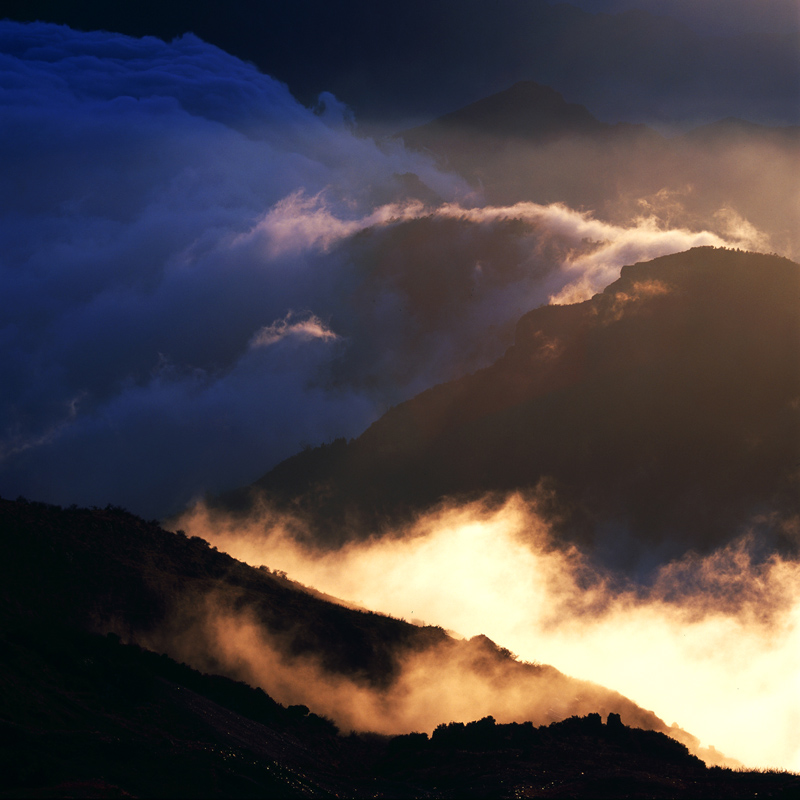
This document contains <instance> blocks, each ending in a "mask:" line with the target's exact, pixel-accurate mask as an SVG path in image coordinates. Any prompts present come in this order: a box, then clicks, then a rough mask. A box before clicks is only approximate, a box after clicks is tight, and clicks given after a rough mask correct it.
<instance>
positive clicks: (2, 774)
mask: <svg viewBox="0 0 800 800" xmlns="http://www.w3.org/2000/svg"><path fill="white" fill-rule="evenodd" d="M0 532H2V542H3V550H4V559H3V560H2V562H0V563H1V564H2V566H0V572H1V573H2V574H1V575H0V577H2V590H1V591H0V612H1V613H0V653H2V659H0V687H2V691H0V741H1V742H2V748H1V749H0V797H131V796H132V797H199V796H202V797H265V796H269V797H367V796H369V797H536V796H547V797H612V796H613V797H699V796H702V797H752V796H754V795H755V793H758V795H759V796H775V797H790V796H793V795H792V792H795V793H796V791H797V788H798V778H797V776H795V775H791V774H787V773H771V774H764V773H757V772H754V773H745V772H733V771H731V770H725V769H720V768H713V769H707V768H706V767H704V766H703V764H702V763H701V762H700V761H699V760H698V759H697V758H695V757H694V756H692V755H690V754H689V752H688V751H687V749H686V747H685V746H684V745H682V744H680V743H679V742H676V741H674V739H671V738H669V737H667V736H665V735H664V734H663V733H658V732H656V731H652V730H640V729H638V728H635V727H627V726H625V725H623V724H622V722H621V721H620V719H619V717H618V716H616V715H615V714H613V713H611V714H610V715H609V716H608V723H607V724H603V721H602V719H601V717H600V716H599V715H598V714H589V715H587V716H585V717H583V718H579V717H576V716H572V717H568V718H567V719H564V720H562V721H560V722H554V723H552V724H550V725H549V726H540V727H538V728H537V727H536V726H534V725H532V724H531V723H529V722H528V723H523V724H517V723H510V724H498V723H496V722H495V720H494V719H493V718H491V717H487V718H484V719H482V720H480V721H477V722H471V723H468V724H466V725H465V724H462V723H452V724H443V725H440V726H439V727H438V728H436V730H435V731H434V732H433V734H432V736H430V737H428V736H427V735H426V734H409V735H406V736H399V737H388V736H376V735H367V734H360V735H348V736H344V735H341V734H340V733H338V732H337V730H336V727H335V726H334V725H333V724H332V723H331V722H330V721H328V720H326V719H324V718H321V717H319V716H317V715H315V714H313V713H311V712H309V710H308V708H306V707H305V706H301V705H295V706H290V707H288V708H287V707H285V706H282V705H280V704H279V703H277V702H275V700H273V699H272V698H270V697H269V696H268V695H266V694H265V693H264V692H263V691H261V690H258V689H252V688H250V687H249V686H247V685H246V684H244V683H242V682H237V681H234V680H231V679H230V678H227V677H220V676H214V675H208V674H202V673H200V672H198V671H196V670H194V669H192V668H190V667H188V666H186V665H185V664H179V663H177V662H176V661H174V660H172V659H171V658H169V657H168V656H166V655H157V654H155V653H153V652H148V651H147V650H143V649H141V648H140V647H138V646H136V645H125V644H123V643H122V642H121V641H120V639H119V637H118V636H116V635H115V634H112V633H109V634H108V635H102V633H101V632H102V631H103V629H104V628H105V627H107V625H108V624H109V623H108V622H107V621H106V620H108V619H109V618H110V617H111V616H113V617H114V619H115V620H116V624H117V626H119V625H121V624H123V625H125V626H127V627H128V628H129V629H130V630H131V631H136V630H145V629H148V628H153V627H154V626H155V625H157V623H158V619H159V616H160V615H162V614H163V613H164V609H165V607H166V606H168V605H169V603H170V602H172V599H173V598H174V596H175V595H177V594H182V593H186V592H189V591H191V588H192V586H193V585H196V584H197V582H198V581H200V582H214V583H216V584H217V585H218V586H221V585H222V584H225V583H229V584H230V585H237V586H238V587H239V588H240V589H242V590H247V592H248V593H250V592H251V593H253V594H255V595H259V594H260V595H261V601H262V603H266V602H267V601H266V600H265V598H267V597H268V598H269V602H272V603H276V604H277V605H278V607H277V608H276V609H275V611H276V613H278V612H280V613H281V615H283V616H292V615H296V616H297V617H298V618H299V619H304V621H305V622H304V624H309V619H310V618H313V617H317V616H320V615H321V614H322V611H321V609H322V608H323V607H325V606H326V605H327V604H325V603H324V602H323V601H320V600H318V599H316V598H313V597H309V596H308V595H304V594H303V593H302V592H300V591H298V590H297V589H296V588H291V587H289V586H287V585H285V582H282V581H280V580H279V579H278V578H277V577H276V576H274V575H269V574H266V573H264V572H263V571H260V570H255V569H251V568H248V567H245V566H244V565H242V564H239V563H238V562H235V561H233V560H232V559H230V558H228V557H227V556H225V555H224V554H221V553H216V552H214V551H213V550H211V549H209V548H208V547H207V546H205V545H204V544H203V543H202V542H200V541H198V540H193V541H192V540H186V539H184V538H182V537H181V536H179V535H174V534H169V533H167V532H165V531H162V530H160V529H159V528H158V527H157V526H156V525H155V524H152V523H145V522H143V521H142V520H139V519H137V518H135V517H133V516H131V515H129V514H126V513H125V512H122V511H120V510H114V509H109V510H105V511H102V510H98V509H95V510H91V511H89V510H79V509H67V510H62V509H58V508H55V507H53V506H45V505H43V504H38V503H28V502H9V501H0ZM248 581H249V583H248ZM355 620H358V621H360V623H361V625H362V628H363V629H364V630H369V631H370V637H368V638H369V639H370V644H371V646H372V647H373V648H374V649H375V650H380V649H381V647H387V646H388V645H387V642H391V643H392V646H393V647H398V646H403V645H402V644H401V643H402V642H404V641H405V643H406V644H405V646H417V647H424V646H426V643H427V641H428V639H430V638H431V637H433V638H441V637H443V634H442V633H441V632H440V631H436V630H432V629H427V630H426V629H414V628H412V626H407V625H404V624H403V623H401V622H399V621H397V620H391V619H388V618H385V617H379V616H377V615H365V614H358V612H351V611H349V610H347V609H337V608H332V609H329V615H328V617H327V618H326V619H325V620H324V621H325V635H326V636H327V637H328V638H329V639H331V640H336V639H338V638H343V639H345V640H346V642H348V645H347V647H346V648H345V649H348V648H349V647H350V645H351V644H352V637H353V633H352V628H354V627H356V622H355ZM88 628H94V629H95V632H89V631H88V630H87V629H88ZM348 629H351V632H350V633H349V634H348V633H347V631H348ZM381 629H382V630H383V631H384V633H383V634H379V633H378V631H379V630H381ZM386 631H390V632H389V633H387V632H386ZM413 631H416V633H414V632H413ZM415 637H422V640H423V643H422V644H419V643H416V644H415V645H409V644H408V643H409V641H410V640H412V639H414V638H415ZM381 639H382V642H381V641H380V640H381ZM464 646H466V647H469V646H472V647H480V648H483V651H484V656H486V654H487V653H490V652H491V648H490V647H488V645H487V644H486V642H476V643H474V644H470V643H465V645H464ZM494 650H495V651H497V648H494ZM498 657H505V658H508V657H507V656H502V654H501V655H500V656H498ZM522 666H523V665H520V667H522ZM486 667H487V660H486V658H484V663H483V668H484V669H486ZM565 680H566V679H565ZM567 688H568V690H569V691H572V692H574V691H576V690H580V686H579V684H578V682H570V685H569V686H568V687H567ZM626 702H627V701H626ZM621 710H622V712H623V719H624V718H625V716H626V714H627V715H628V716H629V717H630V712H631V711H632V710H635V707H634V706H633V705H632V704H630V703H628V704H627V705H625V703H623V704H622V706H621ZM639 713H640V715H642V716H641V719H642V720H645V721H646V720H647V719H653V717H652V715H649V716H648V714H647V712H643V711H641V710H639ZM604 716H606V715H605V714H604Z"/></svg>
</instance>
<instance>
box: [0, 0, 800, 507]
mask: <svg viewBox="0 0 800 800" xmlns="http://www.w3.org/2000/svg"><path fill="white" fill-rule="evenodd" d="M774 7H775V8H776V9H780V8H781V6H780V5H779V4H776V5H775V6H774ZM0 8H1V9H2V10H0V14H3V13H5V14H8V15H10V16H13V17H15V18H27V17H31V16H37V17H42V18H43V19H48V20H51V21H54V22H60V23H63V22H70V23H72V25H73V26H74V28H73V29H71V28H67V27H59V26H56V25H52V24H46V23H41V24H35V25H22V24H19V23H16V22H0V114H2V123H3V124H2V125H0V374H2V380H1V381H0V493H1V494H2V495H4V496H12V497H15V496H16V495H17V494H20V493H21V494H25V495H27V496H29V497H31V498H34V499H42V500H48V501H52V502H59V503H65V504H69V503H71V502H76V503H80V504H98V505H105V504H106V503H109V502H111V503H117V504H121V505H125V506H127V507H129V508H130V509H131V510H133V511H136V512H139V513H142V514H145V515H148V516H150V515H155V514H164V513H168V512H171V511H175V510H177V509H178V508H180V507H181V505H182V504H183V503H185V502H187V501H189V500H190V499H191V498H192V497H193V496H195V495H197V494H198V493H200V492H203V491H207V490H212V491H218V490H222V489H225V488H231V487H234V486H237V485H242V484H245V483H248V482H250V481H252V480H254V479H255V478H256V477H258V476H259V475H260V474H262V473H263V472H265V471H266V470H267V469H269V468H270V467H272V466H273V465H274V464H275V463H276V462H277V461H279V460H280V459H283V458H286V457H288V456H290V455H292V454H293V453H295V452H296V451H297V450H298V449H299V448H300V447H302V446H303V445H304V444H316V443H319V442H321V441H325V440H328V439H330V438H333V437H335V436H355V435H357V434H358V433H359V432H360V431H362V430H363V429H364V428H365V427H366V426H367V425H368V424H369V423H370V422H371V421H372V420H374V419H375V418H376V417H377V416H378V415H379V414H381V413H382V412H383V411H384V410H385V409H386V408H387V407H389V406H390V405H392V404H396V403H397V402H399V401H401V400H402V399H404V398H406V397H409V396H411V395H413V394H414V393H416V392H419V391H421V390H422V389H424V388H426V387H428V386H431V385H433V384H435V383H438V382H441V381H443V380H446V379H449V378H452V377H454V376H455V375H457V374H459V373H460V372H463V371H470V370H474V369H477V368H478V367H480V366H484V365H486V364H487V363H490V362H491V361H492V360H493V359H494V358H497V357H498V356H499V355H500V354H502V352H503V351H504V349H505V348H506V347H507V346H508V345H509V344H510V342H511V340H512V338H513V326H514V323H515V322H516V320H517V319H518V318H519V316H521V314H522V313H524V312H525V311H526V310H528V309H530V308H532V307H535V306H536V305H538V304H541V303H544V302H547V301H548V298H549V297H550V296H551V295H553V294H557V293H558V292H560V291H562V290H563V289H564V287H565V286H568V285H571V284H572V283H573V282H575V281H580V280H583V279H585V282H586V285H587V286H589V287H594V288H602V285H604V283H607V282H609V281H610V280H613V278H614V277H616V274H615V270H616V271H617V272H618V270H619V267H620V266H621V265H622V264H624V263H630V262H632V261H635V260H645V259H647V258H649V257H653V256H656V255H662V254H664V253H667V252H674V251H676V250H682V249H687V248H688V247H691V246H692V245H695V244H720V243H723V240H721V239H720V238H719V236H721V235H723V233H720V231H717V233H716V234H714V233H711V232H709V230H708V229H707V226H706V223H705V222H704V221H698V222H697V223H696V224H695V225H694V227H691V228H681V229H670V228H669V225H668V224H667V223H664V225H663V226H662V228H659V227H658V226H657V225H651V224H650V223H642V222H641V221H637V220H636V219H634V218H631V219H630V221H629V222H627V223H624V224H622V223H620V222H619V221H617V222H616V223H615V224H611V223H610V222H608V221H603V220H599V219H593V218H592V217H591V215H590V214H589V213H588V211H587V210H585V209H584V210H577V209H569V208H566V207H563V206H556V205H553V206H547V207H538V206H535V205H531V206H529V207H524V208H520V209H516V210H514V211H511V212H510V211H507V210H503V209H492V208H489V207H486V204H485V202H484V201H483V200H482V198H481V196H480V192H476V191H474V189H473V188H471V187H469V186H467V184H466V183H465V182H464V181H463V180H462V179H461V178H459V177H458V176H456V175H453V174H449V173H447V171H446V169H444V168H442V167H441V166H439V167H437V166H436V165H434V163H433V162H432V160H431V159H430V158H428V157H426V156H422V155H419V154H414V153H410V152H407V151H405V150H404V149H403V147H402V145H401V144H399V143H394V144H384V145H382V146H381V147H379V146H377V145H376V144H375V142H373V141H372V140H370V139H367V138H363V137H359V136H355V135H354V134H353V129H352V127H351V126H350V124H349V123H348V119H350V118H351V117H352V114H353V113H354V114H355V119H356V121H357V122H359V123H364V122H365V121H366V123H375V122H376V121H377V122H380V123H381V124H383V125H386V126H390V127H391V126H397V125H400V124H401V123H406V122H408V121H409V120H412V119H422V118H426V117H430V116H432V115H434V114H436V113H440V112H442V111H446V110H450V109H451V108H456V107H458V106H459V105H460V104H463V103H465V102H468V101H470V100H473V99H477V98H478V97H480V96H483V95H485V94H488V93H490V92H492V91H495V90H499V89H502V88H505V87H506V86H508V85H509V84H511V83H513V82H514V81H516V80H518V79H520V78H533V79H536V80H539V81H541V82H542V83H546V84H552V85H554V86H556V88H558V89H560V90H561V91H562V92H563V93H564V94H565V96H567V98H568V99H569V100H571V101H573V102H585V103H586V104H587V105H588V106H589V108H590V110H591V111H592V112H593V113H595V114H597V115H598V116H604V117H606V118H609V119H612V120H615V119H647V120H651V121H652V120H656V121H658V120H662V121H663V120H666V121H668V122H669V121H672V122H677V123H687V124H688V123H690V122H692V121H698V120H706V119H713V118H716V117H720V116H726V115H730V114H736V115H739V116H743V117H747V118H750V119H753V120H756V121H758V120H760V121H780V122H789V121H793V120H796V118H797V113H798V105H797V103H796V100H797V74H796V66H797V64H796V56H797V41H796V38H794V35H793V33H792V32H791V31H789V32H787V31H785V30H783V29H781V30H779V31H778V33H777V34H776V33H774V32H770V31H768V32H767V33H759V32H756V33H753V34H752V35H751V34H750V33H747V35H746V36H745V37H744V39H742V40H741V41H740V42H739V44H738V45H737V46H736V49H735V50H732V49H731V44H730V41H729V40H722V39H718V38H713V37H708V36H706V35H705V33H698V32H697V31H695V30H693V29H692V28H690V27H688V26H687V25H684V24H683V23H680V22H677V21H676V22H672V21H664V20H663V19H657V18H655V17H653V16H651V15H648V14H638V15H637V14H634V15H630V14H628V15H625V14H622V15H617V16H614V15H611V16H609V15H605V16H603V15H593V14H589V13H587V12H586V11H584V10H581V9H577V8H575V7H574V6H566V5H557V6H556V5H553V6H551V5H549V4H547V3H544V2H540V1H539V0H530V2H527V3H521V2H512V1H511V0H504V1H503V2H494V3H491V4H489V3H478V2H475V0H458V2H456V0H444V1H443V2H437V3H430V2H426V3H422V2H411V3H406V4H403V5H402V6H401V5H399V4H387V5H378V4H375V3H374V2H366V0H363V1H362V0H353V1H352V2H347V3H330V2H324V3H323V2H318V1H317V0H304V1H303V2H296V3H292V4H288V3H287V4H283V3H282V4H275V3H273V4H270V3H262V2H258V3H256V2H244V0H230V1H229V2H225V3H222V2H218V0H205V1H199V2H193V3H188V2H187V3H166V4H165V3H154V2H137V3H128V2H119V3H82V2H71V3H69V4H63V3H43V2H38V0H26V2H24V3H8V2H7V3H4V4H3V5H2V7H0ZM775 13H776V14H777V13H778V11H776V12H775ZM776 18H777V17H776ZM186 20H189V22H187V21H186ZM75 28H80V29H82V31H83V32H81V31H79V30H76V29H75ZM98 28H103V29H106V31H107V32H98V31H97V30H96V29H98ZM187 29H193V30H195V32H196V33H197V36H194V35H188V36H184V37H183V38H179V39H177V40H175V41H174V42H173V41H172V39H173V37H174V36H175V35H177V34H180V33H182V32H184V31H185V30H187ZM114 30H117V31H120V32H117V33H115V32H113V31H114ZM698 30H699V29H698ZM109 31H110V32H109ZM126 33H127V34H135V35H143V34H146V33H151V34H159V35H161V37H162V39H160V40H159V39H155V38H144V39H133V38H130V37H129V36H126V35H124V34H126ZM204 39H206V40H207V41H204ZM215 45H217V46H215ZM225 48H227V51H226V49H225ZM228 51H230V52H228ZM242 59H245V60H242ZM247 59H249V60H250V61H252V62H254V63H255V64H257V65H259V66H260V67H261V69H262V71H259V70H258V69H257V68H256V67H255V66H254V65H253V64H252V63H248V62H247ZM269 73H272V74H274V75H275V76H277V78H278V79H279V80H275V79H273V77H270V74H269ZM281 81H283V82H285V83H281ZM285 84H288V88H287V85H285ZM323 91H328V92H333V94H326V95H323V98H322V100H323V103H322V106H324V111H323V110H322V108H321V107H320V108H318V109H317V112H322V113H315V112H313V111H312V110H310V108H309V107H308V106H307V105H304V103H306V104H310V103H313V102H316V96H317V94H318V93H319V92H323ZM292 93H294V95H295V96H293V94H292ZM334 95H335V96H334ZM337 97H338V100H337ZM298 98H299V102H298ZM339 101H344V102H345V103H347V104H349V105H350V107H351V109H350V111H348V109H347V108H345V107H344V106H343V105H342V103H341V102H339ZM753 168H754V169H755V168H757V164H754V167H753ZM665 197H666V196H665ZM661 199H662V200H664V199H665V198H664V197H662V198H661ZM667 199H669V198H667ZM648 202H650V201H648ZM670 202H672V200H670ZM423 203H425V204H427V206H426V207H425V208H423V205H422V204H423ZM446 203H451V204H459V205H458V206H457V207H454V206H452V205H450V206H448V205H446ZM650 207H652V203H650V205H649V206H648V208H650ZM460 209H469V210H470V211H469V213H466V211H464V212H463V213H462V211H461V210H460ZM735 212H736V210H735V209H733V210H731V209H728V210H726V211H725V213H726V214H727V215H728V216H727V217H726V219H728V220H733V221H734V222H735V223H736V225H733V227H731V232H730V235H728V234H724V235H725V236H728V238H727V239H726V240H725V241H729V242H744V241H745V240H746V241H749V242H751V243H752V242H758V241H760V240H759V239H758V236H757V234H758V232H757V231H756V232H753V231H752V230H750V229H748V228H747V226H746V225H745V224H744V222H746V221H744V222H743V221H741V220H740V219H739V217H737V216H736V213H735ZM732 224H733V223H732ZM648 225H649V227H648ZM737 226H738V227H737ZM734 228H736V229H737V230H734ZM737 231H738V232H737ZM742 237H744V238H742ZM748 237H749V238H748Z"/></svg>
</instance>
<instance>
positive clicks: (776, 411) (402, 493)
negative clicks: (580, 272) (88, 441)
mask: <svg viewBox="0 0 800 800" xmlns="http://www.w3.org/2000/svg"><path fill="white" fill-rule="evenodd" d="M798 466H800V267H798V265H797V264H795V263H793V262H791V261H789V260H787V259H785V258H780V257H777V256H768V255H760V254H754V253H745V252H738V251H730V250H722V249H714V248H697V249H694V250H691V251H688V252H685V253H679V254H676V255H671V256H665V257H663V258H659V259H656V260H654V261H651V262H648V263H640V264H635V265H632V266H628V267H624V268H623V270H622V273H621V276H620V278H619V280H617V281H615V282H614V283H613V284H611V285H610V286H609V287H607V288H606V289H605V291H603V292H602V293H600V294H597V295H595V296H594V297H593V298H592V299H590V300H588V301H586V302H583V303H578V304H574V305H566V306H544V307H541V308H537V309H535V310H533V311H531V312H530V313H528V314H526V315H525V316H524V317H522V319H521V320H520V321H519V323H518V325H517V330H516V341H515V344H514V346H513V347H511V348H510V349H509V350H508V351H507V353H506V354H505V356H504V357H503V358H501V359H499V360H498V361H497V362H495V363H494V364H493V365H492V366H490V367H488V368H486V369H483V370H479V371H477V372H475V373H474V374H470V375H466V376H464V377H463V378H460V379H458V380H455V381H452V382H449V383H445V384H442V385H439V386H436V387H434V388H432V389H430V390H428V391H425V392H423V393H421V394H420V395H418V396H417V397H415V398H413V399H411V400H409V401H408V402H405V403H402V404H400V405H398V406H396V407H395V408H393V409H391V410H390V411H389V412H388V413H387V414H386V415H384V416H383V417H382V418H381V419H380V420H378V421H377V422H376V423H374V424H373V425H372V426H371V427H370V428H369V429H367V430H366V431H365V432H364V433H363V434H362V435H361V436H360V437H358V438H357V439H355V440H352V441H350V442H345V441H343V440H340V441H338V442H334V443H332V444H330V445H326V446H322V447H319V448H316V449H312V450H307V451H305V452H303V453H300V454H298V455H297V456H295V457H293V458H291V459H288V460H287V461H285V462H283V463H282V464H279V465H278V466H277V467H275V468H274V469H273V470H272V471H270V472H269V473H267V474H266V475H265V476H264V477H263V478H261V479H260V480H258V481H256V482H255V483H254V484H253V485H252V486H250V487H248V488H246V489H242V490H239V491H238V492H233V493H229V494H227V495H223V496H222V497H220V498H217V499H216V500H215V501H212V506H215V507H216V508H221V509H225V510H229V511H230V510H234V511H238V512H240V513H247V512H248V511H249V510H251V509H252V508H253V507H254V505H255V504H256V503H258V502H261V501H264V500H266V501H267V502H268V503H270V504H272V505H273V507H277V508H279V509H284V510H286V511H290V512H291V513H292V514H294V515H296V516H299V517H300V518H302V519H304V520H305V521H306V523H307V524H308V525H309V526H310V528H311V530H312V532H313V534H314V535H315V536H316V538H317V540H318V541H319V542H321V543H323V544H324V543H327V544H329V545H334V546H335V545H339V544H340V543H341V542H343V541H346V540H348V539H353V538H359V537H366V536H368V535H373V534H375V533H376V532H380V531H382V530H387V529H388V528H390V527H392V526H396V525H399V524H402V523H404V522H407V521H409V520H411V519H412V518H413V517H414V515H416V514H418V513H419V512H420V511H422V510H423V509H426V508H430V507H432V506H434V505H436V504H438V503H440V502H442V501H443V500H445V499H448V500H455V501H466V500H470V499H475V498H478V497H481V496H484V495H487V494H489V495H491V494H495V495H498V496H503V495H505V494H506V493H509V492H519V491H521V492H534V491H536V492H538V497H539V500H540V503H539V510H540V511H541V512H542V513H543V514H544V515H545V517H546V518H547V519H548V520H549V522H550V524H551V526H552V528H553V530H554V532H555V534H556V537H557V538H558V539H559V540H561V541H569V542H576V543H579V544H580V545H582V546H584V547H587V548H589V549H590V550H592V549H593V550H594V552H595V554H596V555H597V554H601V555H602V554H605V556H604V557H608V558H610V559H611V561H612V563H614V565H615V566H626V563H625V561H624V559H626V558H627V559H628V565H629V564H630V563H633V561H634V560H635V559H637V558H639V557H640V556H641V554H642V552H643V551H647V550H653V549H656V548H658V549H660V551H661V552H662V553H663V554H664V555H665V556H676V555H678V554H680V553H682V552H685V551H686V550H688V549H695V550H697V551H700V552H708V551H710V550H711V549H713V548H715V547H717V546H719V545H721V544H724V543H726V542H728V541H730V540H731V539H732V538H734V537H735V536H737V535H740V534H741V533H742V532H744V531H746V530H750V529H753V528H755V529H756V530H757V531H758V533H759V535H760V536H761V537H762V541H764V542H768V543H769V546H770V547H773V546H775V547H778V548H783V549H784V550H789V551H792V552H796V551H797V547H798V540H797V537H796V534H794V533H793V530H794V528H793V527H792V522H791V520H792V519H796V517H797V514H798V513H799V512H800V501H799V500H798V498H799V497H800V493H799V492H798V485H797V484H798ZM622 543H624V549H625V553H624V554H623V553H622V552H621V551H622V547H621V546H618V545H621V544H622ZM615 559H616V562H615V561H614V560H615ZM620 559H623V560H622V561H620Z"/></svg>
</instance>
